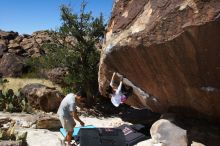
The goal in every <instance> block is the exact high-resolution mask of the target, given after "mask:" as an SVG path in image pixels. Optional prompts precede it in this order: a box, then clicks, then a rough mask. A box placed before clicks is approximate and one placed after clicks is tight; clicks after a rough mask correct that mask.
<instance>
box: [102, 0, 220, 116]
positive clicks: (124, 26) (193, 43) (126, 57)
mask: <svg viewBox="0 0 220 146" xmlns="http://www.w3.org/2000/svg"><path fill="white" fill-rule="evenodd" d="M219 34H220V1H218V0H163V1H155V0H138V1H137V0H116V1H115V4H114V6H113V12H112V16H111V19H110V21H109V24H108V28H107V32H106V38H105V43H104V45H103V50H102V55H101V61H100V69H99V89H100V92H101V93H102V94H103V95H105V89H106V86H108V84H109V81H110V79H111V76H112V73H113V72H118V73H119V74H120V75H123V76H124V77H125V78H126V79H127V80H129V81H130V82H131V83H132V85H133V87H137V88H139V89H140V90H142V92H144V93H146V95H148V96H145V97H143V96H142V95H141V94H138V93H136V94H135V95H134V96H132V97H130V98H129V100H128V102H127V103H128V104H130V105H133V106H137V107H146V108H149V109H151V110H152V111H155V112H160V113H165V112H178V113H184V114H187V115H193V116H195V115H198V116H205V117H211V118H217V119H220V106H219V103H220V64H219V63H220V50H219V47H220V35H219Z"/></svg>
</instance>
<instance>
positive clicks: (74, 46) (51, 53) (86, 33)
mask: <svg viewBox="0 0 220 146" xmlns="http://www.w3.org/2000/svg"><path fill="white" fill-rule="evenodd" d="M85 7H86V3H85V2H84V1H83V3H82V4H81V9H80V13H79V14H74V13H72V12H71V8H70V7H68V6H65V5H63V6H61V9H60V10H61V21H62V25H61V27H60V28H59V29H58V30H57V31H53V35H52V40H53V41H52V42H53V43H50V44H46V45H44V47H45V48H47V49H48V50H47V53H46V55H45V56H43V57H40V58H38V60H37V61H36V60H35V61H34V64H39V65H38V66H37V67H42V65H43V67H44V68H45V67H46V68H55V67H68V69H69V74H68V75H67V76H66V77H65V78H64V80H65V82H66V83H67V85H73V83H74V84H75V85H77V86H75V87H74V88H75V91H76V90H83V91H85V92H86V94H87V98H88V102H90V99H91V97H93V95H94V94H96V93H97V92H98V63H99V59H100V51H99V49H100V48H99V47H100V46H101V45H100V44H101V41H102V40H103V37H104V30H105V24H104V20H103V16H102V14H100V16H99V17H96V18H94V17H93V16H92V12H86V11H85ZM68 38H70V39H72V41H71V42H68V40H67V39H68ZM72 42H74V43H72Z"/></svg>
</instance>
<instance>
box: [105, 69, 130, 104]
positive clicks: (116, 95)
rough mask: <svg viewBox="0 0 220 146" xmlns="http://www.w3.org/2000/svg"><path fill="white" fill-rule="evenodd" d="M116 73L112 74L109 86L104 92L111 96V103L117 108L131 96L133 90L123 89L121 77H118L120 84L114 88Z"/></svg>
mask: <svg viewBox="0 0 220 146" xmlns="http://www.w3.org/2000/svg"><path fill="white" fill-rule="evenodd" d="M115 76H116V73H115V72H114V73H113V75H112V78H111V82H110V85H109V86H108V87H107V89H106V92H107V94H108V95H110V96H111V102H112V104H113V105H114V106H116V107H118V106H119V105H120V104H121V103H124V102H125V101H126V100H127V98H128V97H129V96H131V95H132V92H133V88H132V87H125V85H124V84H123V76H122V77H120V84H119V86H118V87H115V86H114V80H115Z"/></svg>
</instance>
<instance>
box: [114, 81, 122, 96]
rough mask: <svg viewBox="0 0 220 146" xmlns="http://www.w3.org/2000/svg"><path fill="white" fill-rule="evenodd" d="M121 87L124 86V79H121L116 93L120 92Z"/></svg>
mask: <svg viewBox="0 0 220 146" xmlns="http://www.w3.org/2000/svg"><path fill="white" fill-rule="evenodd" d="M121 87H122V81H120V84H119V86H118V88H117V90H116V92H115V93H116V94H119V92H121Z"/></svg>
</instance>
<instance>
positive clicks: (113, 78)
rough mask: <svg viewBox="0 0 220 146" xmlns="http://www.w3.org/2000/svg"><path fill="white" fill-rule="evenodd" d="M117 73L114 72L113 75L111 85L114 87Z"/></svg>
mask: <svg viewBox="0 0 220 146" xmlns="http://www.w3.org/2000/svg"><path fill="white" fill-rule="evenodd" d="M115 75H116V73H115V72H114V73H113V75H112V79H111V82H110V86H111V87H112V88H114V87H113V84H114V80H115Z"/></svg>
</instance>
